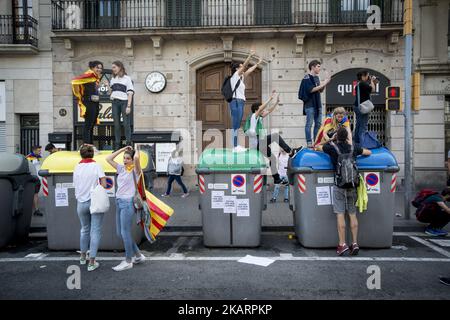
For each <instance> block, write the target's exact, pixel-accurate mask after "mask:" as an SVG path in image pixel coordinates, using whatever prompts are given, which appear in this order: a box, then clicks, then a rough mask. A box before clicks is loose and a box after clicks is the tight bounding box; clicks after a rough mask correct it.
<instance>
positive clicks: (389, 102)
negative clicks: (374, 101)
mask: <svg viewBox="0 0 450 320" xmlns="http://www.w3.org/2000/svg"><path fill="white" fill-rule="evenodd" d="M386 110H388V111H402V101H401V96H400V87H387V88H386Z"/></svg>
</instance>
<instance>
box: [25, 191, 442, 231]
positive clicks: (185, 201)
mask: <svg viewBox="0 0 450 320" xmlns="http://www.w3.org/2000/svg"><path fill="white" fill-rule="evenodd" d="M162 193H163V191H161V190H156V191H155V192H154V194H155V195H156V196H157V197H159V198H160V196H161V194H162ZM181 194H182V193H181V192H180V191H179V190H178V189H177V188H176V189H175V191H174V192H173V193H172V195H171V196H170V197H169V198H164V199H163V201H164V202H165V203H167V204H168V205H170V206H171V207H172V208H173V209H174V211H175V213H174V215H173V216H172V218H171V219H170V220H169V222H168V224H167V226H166V230H167V231H168V230H170V229H172V230H173V229H183V230H197V231H200V229H201V226H202V215H201V211H200V210H199V208H198V196H199V192H198V191H192V192H191V193H190V196H189V197H187V198H181ZM270 197H271V191H267V199H270ZM396 197H397V199H396V208H395V214H396V217H395V221H394V230H395V231H397V232H400V231H402V232H421V231H423V229H424V226H425V225H424V224H422V223H420V222H418V221H417V220H416V219H415V216H414V212H415V211H414V210H412V211H411V212H412V215H411V219H410V220H405V219H404V218H403V215H404V209H403V202H404V201H403V193H401V192H397V193H396ZM41 203H42V204H43V203H44V201H43V199H42V201H41ZM41 211H42V212H44V213H45V208H41ZM74 214H76V213H75V212H74ZM293 223H294V221H293V214H292V211H291V210H290V209H289V204H288V203H284V202H283V200H282V197H281V196H280V197H279V200H278V202H277V203H273V204H272V203H267V210H265V211H263V215H262V226H263V228H265V229H266V230H267V229H269V230H277V231H279V230H293V229H292V228H293ZM31 226H32V227H33V228H43V227H45V226H46V221H45V215H44V217H36V216H34V217H33V220H32V224H31ZM448 228H449V227H447V229H448ZM448 231H450V230H448Z"/></svg>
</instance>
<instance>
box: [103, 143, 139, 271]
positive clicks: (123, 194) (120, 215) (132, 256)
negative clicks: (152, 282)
mask: <svg viewBox="0 0 450 320" xmlns="http://www.w3.org/2000/svg"><path fill="white" fill-rule="evenodd" d="M122 152H123V153H124V154H123V164H119V163H117V162H115V161H114V159H115V158H116V157H117V156H118V155H119V154H120V153H122ZM106 161H107V162H108V163H109V164H110V165H111V166H112V167H114V168H115V169H116V170H117V191H116V232H117V235H118V236H119V237H121V238H122V240H123V244H124V247H125V260H124V261H122V262H121V263H120V264H119V265H117V266H115V267H114V268H113V270H114V271H124V270H128V269H131V268H133V264H138V263H141V262H143V261H145V256H144V255H143V254H142V253H141V252H140V251H139V248H138V246H137V245H136V243H135V242H134V240H133V236H132V235H131V227H132V224H133V221H136V219H135V218H134V214H135V208H134V202H133V199H134V196H135V194H136V181H138V177H140V175H141V172H142V170H141V165H140V159H139V150H137V152H135V151H134V150H133V149H132V148H131V147H129V146H128V147H125V148H122V149H120V150H118V151H116V152H114V153H112V154H110V155H109V156H107V157H106Z"/></svg>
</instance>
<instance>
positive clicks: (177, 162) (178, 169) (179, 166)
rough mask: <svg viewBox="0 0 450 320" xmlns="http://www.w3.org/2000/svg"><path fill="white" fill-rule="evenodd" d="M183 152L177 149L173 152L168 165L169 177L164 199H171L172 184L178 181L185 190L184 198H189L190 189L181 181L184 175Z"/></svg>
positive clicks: (163, 195)
mask: <svg viewBox="0 0 450 320" xmlns="http://www.w3.org/2000/svg"><path fill="white" fill-rule="evenodd" d="M183 171H184V169H183V151H181V150H180V151H178V150H177V149H175V150H173V151H172V155H171V157H170V158H169V162H168V163H167V174H168V175H169V177H168V180H167V190H166V193H164V194H162V195H161V196H162V197H169V196H170V192H171V190H172V183H173V181H176V182H177V183H178V185H179V186H180V187H181V188H182V189H183V195H182V196H181V197H182V198H186V197H187V196H189V192H188V189H187V188H186V186H185V185H184V183H183V180H181V176H182V175H183Z"/></svg>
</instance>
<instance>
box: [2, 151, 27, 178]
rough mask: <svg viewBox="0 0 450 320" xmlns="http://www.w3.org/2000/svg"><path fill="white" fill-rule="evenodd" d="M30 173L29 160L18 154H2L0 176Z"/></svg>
mask: <svg viewBox="0 0 450 320" xmlns="http://www.w3.org/2000/svg"><path fill="white" fill-rule="evenodd" d="M27 173H30V169H29V166H28V160H27V159H26V158H25V157H24V156H23V155H21V154H18V153H15V154H13V153H1V156H0V175H2V176H5V175H17V174H27Z"/></svg>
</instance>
